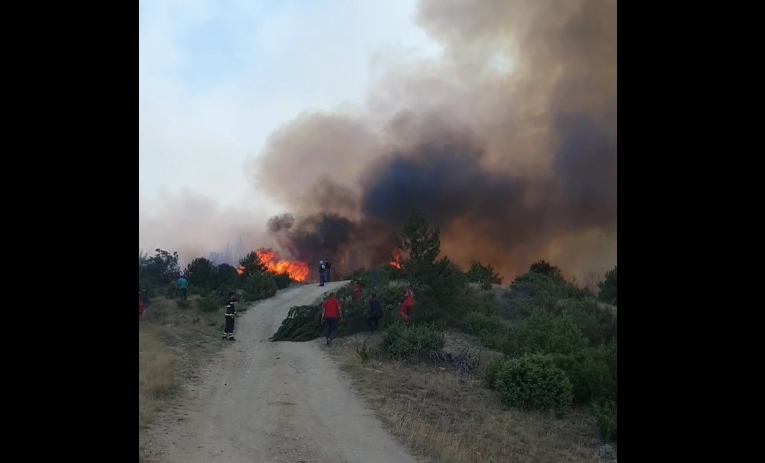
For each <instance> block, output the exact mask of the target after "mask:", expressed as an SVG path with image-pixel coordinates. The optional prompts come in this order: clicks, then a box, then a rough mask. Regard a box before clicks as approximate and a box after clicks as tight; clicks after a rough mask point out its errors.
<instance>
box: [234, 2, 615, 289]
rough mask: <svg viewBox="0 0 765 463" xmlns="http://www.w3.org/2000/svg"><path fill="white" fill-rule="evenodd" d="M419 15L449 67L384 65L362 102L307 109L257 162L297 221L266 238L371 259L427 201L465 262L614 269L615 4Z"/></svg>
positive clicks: (517, 5)
mask: <svg viewBox="0 0 765 463" xmlns="http://www.w3.org/2000/svg"><path fill="white" fill-rule="evenodd" d="M417 22H418V23H419V24H420V25H421V26H422V27H423V28H424V29H425V30H426V31H427V32H428V34H429V35H430V36H431V37H432V38H434V39H435V40H437V41H438V42H439V44H440V45H441V46H442V47H443V55H442V56H441V57H440V58H439V59H438V60H428V61H412V60H410V59H407V58H406V57H402V58H401V59H396V58H395V57H390V56H386V57H383V56H379V57H378V61H377V65H378V68H377V69H378V73H377V78H376V80H375V82H374V84H373V85H372V86H371V90H370V92H369V95H368V98H367V101H366V102H365V105H364V106H363V108H362V109H360V110H350V109H345V110H338V111H336V112H317V113H304V114H301V115H300V116H299V117H297V118H296V119H294V120H293V121H291V122H289V123H288V124H286V125H285V126H283V127H281V128H280V129H279V130H277V131H275V132H274V133H273V134H272V135H271V137H270V138H269V140H268V142H267V145H266V147H265V149H264V151H263V152H262V153H261V155H260V156H258V157H257V158H255V159H254V160H253V163H252V164H251V165H250V166H249V169H250V170H251V178H252V180H253V185H254V187H255V188H257V189H258V190H259V191H261V192H263V193H266V194H268V195H269V196H271V197H272V198H274V200H276V201H278V202H279V203H281V204H284V205H285V206H286V208H287V212H289V213H291V214H292V215H291V216H280V217H274V218H272V219H271V220H270V221H269V223H268V233H269V235H270V236H272V237H273V238H274V239H275V240H277V242H278V243H279V245H280V247H281V248H283V249H285V250H287V251H289V253H291V254H292V257H294V258H297V259H301V260H306V261H309V262H313V261H314V260H318V259H319V258H326V257H331V258H332V259H334V262H339V263H340V264H339V267H340V268H339V269H343V270H348V269H350V267H356V266H368V265H375V264H379V263H381V262H385V261H386V260H387V259H388V258H389V255H390V252H391V249H392V240H391V236H392V234H393V233H395V231H396V230H397V229H398V228H399V227H400V225H401V223H402V221H403V220H404V218H405V217H406V214H407V212H408V209H409V207H410V206H416V207H418V208H420V209H422V210H424V211H425V212H426V214H427V215H428V217H429V219H431V220H432V221H434V222H436V223H437V224H439V225H440V226H442V251H443V253H444V254H445V255H448V256H449V257H450V258H452V259H453V260H454V261H455V262H456V263H458V264H460V265H463V266H467V265H469V264H470V262H471V261H472V260H478V261H481V262H483V263H490V264H492V265H494V266H495V268H497V269H498V270H500V271H501V272H502V273H503V274H505V275H506V277H508V278H510V277H512V276H514V275H516V274H518V273H520V272H523V271H525V270H526V269H527V268H528V266H529V265H530V264H531V263H532V262H533V261H535V260H538V259H540V258H544V259H547V260H550V261H552V263H554V264H556V265H559V266H560V267H562V268H563V269H564V270H565V271H567V272H569V273H572V274H582V273H583V272H586V271H588V270H591V269H593V270H596V271H599V272H601V273H602V272H603V271H605V270H607V269H608V268H610V267H612V266H613V265H614V264H615V263H616V216H617V207H616V203H617V201H616V196H617V195H616V190H617V187H616V165H617V162H616V151H617V149H616V145H617V141H616V138H617V137H616V134H617V123H616V120H617V110H616V99H617V97H616V95H617V90H616V47H617V45H616V44H617V40H616V1H614V0H567V1H560V0H533V1H532V0H481V1H479V0H472V1H471V0H422V1H421V2H420V4H419V8H418V11H417ZM260 227H261V228H258V227H256V228H254V229H255V230H262V225H260ZM506 281H507V280H506Z"/></svg>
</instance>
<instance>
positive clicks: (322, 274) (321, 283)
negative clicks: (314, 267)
mask: <svg viewBox="0 0 765 463" xmlns="http://www.w3.org/2000/svg"><path fill="white" fill-rule="evenodd" d="M326 271H327V267H326V266H325V265H324V261H323V260H320V261H319V286H324V282H325V281H326V280H325V276H326V275H325V272H326Z"/></svg>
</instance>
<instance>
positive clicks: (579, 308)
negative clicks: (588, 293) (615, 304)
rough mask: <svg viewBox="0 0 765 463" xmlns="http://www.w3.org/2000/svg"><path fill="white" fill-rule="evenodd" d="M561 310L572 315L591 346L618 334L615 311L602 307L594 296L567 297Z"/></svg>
mask: <svg viewBox="0 0 765 463" xmlns="http://www.w3.org/2000/svg"><path fill="white" fill-rule="evenodd" d="M559 310H560V312H561V313H567V314H569V315H570V316H571V319H572V320H573V321H574V323H575V324H576V325H577V326H578V327H579V329H580V330H581V331H582V335H583V336H584V337H586V338H587V339H588V340H589V343H590V345H591V346H598V345H600V344H603V343H605V342H608V341H610V340H611V339H612V338H613V337H614V336H615V335H616V330H615V326H614V315H613V312H611V311H610V310H608V309H603V308H601V307H600V306H599V305H598V302H597V301H596V300H595V299H594V298H591V297H587V298H582V299H567V300H565V301H563V302H562V304H561V305H560V307H559Z"/></svg>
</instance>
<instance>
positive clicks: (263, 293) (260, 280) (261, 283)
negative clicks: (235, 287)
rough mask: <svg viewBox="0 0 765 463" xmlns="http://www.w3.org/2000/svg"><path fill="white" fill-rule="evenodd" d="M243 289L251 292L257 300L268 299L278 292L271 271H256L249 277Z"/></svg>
mask: <svg viewBox="0 0 765 463" xmlns="http://www.w3.org/2000/svg"><path fill="white" fill-rule="evenodd" d="M242 291H244V292H245V293H249V294H251V295H252V297H254V298H255V300H260V299H266V298H269V297H272V296H274V295H275V294H276V282H275V281H274V277H273V275H271V274H270V273H265V272H255V273H253V274H252V275H251V276H249V277H247V279H246V280H245V282H244V284H243V285H242Z"/></svg>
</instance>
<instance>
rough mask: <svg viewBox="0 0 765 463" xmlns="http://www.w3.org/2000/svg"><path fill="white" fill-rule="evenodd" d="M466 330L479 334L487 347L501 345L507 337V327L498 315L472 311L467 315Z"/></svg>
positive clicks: (492, 347) (479, 337) (474, 334)
mask: <svg viewBox="0 0 765 463" xmlns="http://www.w3.org/2000/svg"><path fill="white" fill-rule="evenodd" d="M464 324H465V332H467V333H468V334H472V335H473V336H477V337H478V339H479V340H480V341H481V344H483V345H484V346H485V347H488V348H489V349H494V348H497V347H499V346H500V345H501V344H502V343H503V342H504V340H505V338H506V337H507V328H506V327H505V325H504V324H503V323H502V321H501V320H500V319H499V318H498V317H497V316H487V315H484V314H482V313H478V312H470V313H469V314H468V315H467V316H466V317H465V321H464Z"/></svg>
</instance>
